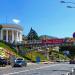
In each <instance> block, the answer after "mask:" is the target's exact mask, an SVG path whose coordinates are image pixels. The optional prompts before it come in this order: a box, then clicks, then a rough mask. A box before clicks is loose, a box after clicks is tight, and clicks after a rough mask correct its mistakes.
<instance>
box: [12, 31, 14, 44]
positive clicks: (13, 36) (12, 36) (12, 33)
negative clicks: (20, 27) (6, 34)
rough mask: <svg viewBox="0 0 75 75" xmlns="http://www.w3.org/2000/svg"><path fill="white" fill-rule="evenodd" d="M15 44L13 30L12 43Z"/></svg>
mask: <svg viewBox="0 0 75 75" xmlns="http://www.w3.org/2000/svg"><path fill="white" fill-rule="evenodd" d="M13 42H14V31H13V30H12V43H13Z"/></svg>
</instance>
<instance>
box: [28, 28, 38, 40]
mask: <svg viewBox="0 0 75 75" xmlns="http://www.w3.org/2000/svg"><path fill="white" fill-rule="evenodd" d="M27 39H28V40H39V37H38V34H37V33H36V31H35V30H33V29H32V28H31V29H30V32H29V33H28V36H27Z"/></svg>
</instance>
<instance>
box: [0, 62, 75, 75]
mask: <svg viewBox="0 0 75 75" xmlns="http://www.w3.org/2000/svg"><path fill="white" fill-rule="evenodd" d="M74 67H75V65H74V64H66V63H59V64H58V63H57V64H33V65H28V66H27V67H16V68H12V67H11V66H7V67H5V68H4V67H3V68H0V75H62V74H65V75H66V74H67V73H68V72H71V71H72V68H74Z"/></svg>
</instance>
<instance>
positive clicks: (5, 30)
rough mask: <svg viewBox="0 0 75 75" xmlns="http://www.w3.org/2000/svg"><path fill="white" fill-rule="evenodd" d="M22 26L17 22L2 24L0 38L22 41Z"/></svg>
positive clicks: (8, 40)
mask: <svg viewBox="0 0 75 75" xmlns="http://www.w3.org/2000/svg"><path fill="white" fill-rule="evenodd" d="M22 31H23V29H22V27H21V26H19V25H16V24H0V40H4V41H6V42H10V43H13V42H14V41H15V42H21V41H22Z"/></svg>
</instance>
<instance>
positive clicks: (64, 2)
mask: <svg viewBox="0 0 75 75" xmlns="http://www.w3.org/2000/svg"><path fill="white" fill-rule="evenodd" d="M60 3H63V4H75V3H74V2H68V1H67V2H66V1H63V0H62V1H60ZM66 7H67V8H75V6H66Z"/></svg>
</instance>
